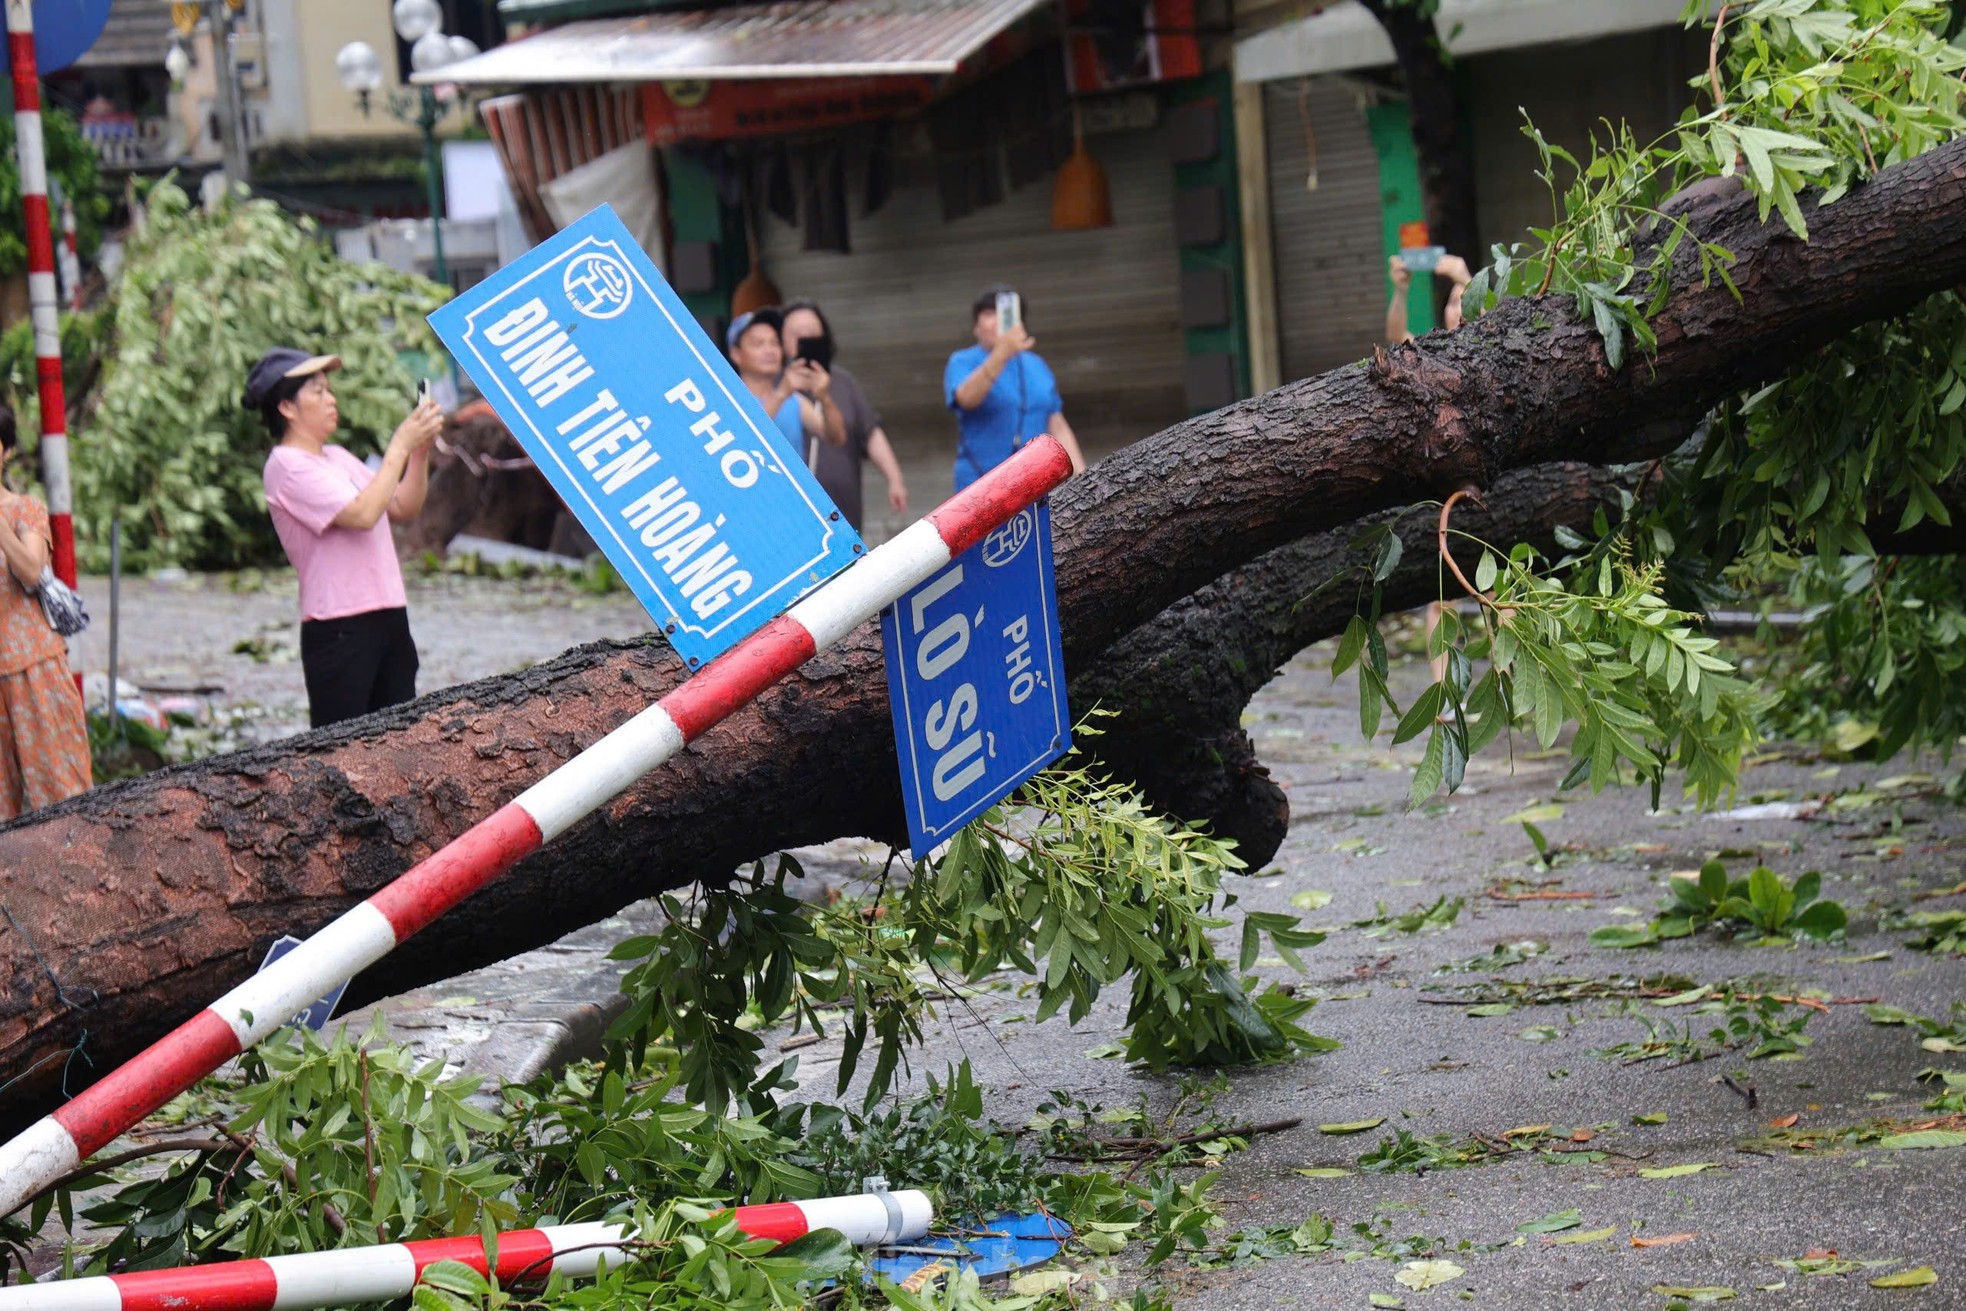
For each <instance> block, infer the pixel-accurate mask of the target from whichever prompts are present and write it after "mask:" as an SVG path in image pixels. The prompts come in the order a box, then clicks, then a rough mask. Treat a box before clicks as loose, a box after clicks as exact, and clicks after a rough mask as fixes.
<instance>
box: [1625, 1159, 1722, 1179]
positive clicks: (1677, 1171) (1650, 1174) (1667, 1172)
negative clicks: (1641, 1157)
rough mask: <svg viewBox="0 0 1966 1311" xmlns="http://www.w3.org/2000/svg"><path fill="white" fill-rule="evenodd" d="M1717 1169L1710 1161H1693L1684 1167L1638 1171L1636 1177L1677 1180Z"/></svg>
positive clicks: (1664, 1167) (1665, 1166) (1674, 1166)
mask: <svg viewBox="0 0 1966 1311" xmlns="http://www.w3.org/2000/svg"><path fill="white" fill-rule="evenodd" d="M1719 1168H1720V1167H1719V1166H1718V1165H1715V1164H1714V1163H1713V1162H1712V1161H1693V1162H1690V1163H1688V1164H1686V1165H1663V1166H1657V1167H1654V1168H1652V1169H1649V1170H1640V1171H1639V1172H1638V1175H1639V1178H1641V1179H1679V1178H1683V1177H1684V1176H1686V1175H1689V1174H1698V1173H1700V1172H1701V1171H1702V1170H1718V1169H1719Z"/></svg>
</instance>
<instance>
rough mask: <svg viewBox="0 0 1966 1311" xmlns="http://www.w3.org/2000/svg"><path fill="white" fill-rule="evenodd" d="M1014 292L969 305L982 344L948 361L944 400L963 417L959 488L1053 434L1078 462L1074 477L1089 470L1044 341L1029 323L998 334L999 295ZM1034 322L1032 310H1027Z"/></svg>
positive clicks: (993, 293) (989, 293) (990, 292)
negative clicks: (1042, 349)
mask: <svg viewBox="0 0 1966 1311" xmlns="http://www.w3.org/2000/svg"><path fill="white" fill-rule="evenodd" d="M1010 290H1011V289H1010V288H1009V287H989V288H986V289H985V290H984V291H983V293H982V294H981V295H979V296H978V297H977V298H976V302H975V304H973V305H972V306H971V307H970V327H971V331H973V332H974V333H975V334H976V344H975V345H974V346H965V347H964V348H963V349H961V350H959V351H957V352H956V353H955V354H953V355H951V356H950V357H949V366H948V368H947V369H945V370H944V371H943V374H942V393H943V398H944V399H945V400H946V401H947V402H948V405H949V408H950V409H952V410H954V411H955V412H956V426H957V429H958V436H957V439H956V490H957V491H961V490H962V489H963V488H965V487H967V486H969V485H970V484H971V483H973V482H975V481H976V480H977V479H978V478H981V477H982V476H983V475H984V474H986V473H988V472H989V471H990V470H992V469H994V468H996V467H997V466H998V465H999V464H1002V463H1003V462H1004V461H1005V460H1008V459H1009V458H1010V457H1011V454H1012V453H1013V452H1014V451H1016V450H1017V449H1018V448H1019V447H1021V446H1022V445H1024V443H1025V442H1028V441H1030V440H1031V439H1032V438H1033V437H1036V436H1038V435H1039V434H1040V433H1047V432H1048V433H1050V434H1051V435H1052V436H1053V437H1055V438H1057V439H1058V444H1059V445H1061V446H1063V447H1064V448H1065V453H1066V454H1067V455H1069V456H1070V457H1071V458H1072V472H1073V473H1074V474H1077V473H1082V472H1084V470H1085V456H1084V455H1083V454H1081V453H1080V451H1079V439H1078V437H1077V436H1076V435H1075V434H1074V433H1073V432H1072V425H1071V424H1069V423H1067V422H1065V402H1064V401H1063V400H1061V399H1059V396H1058V380H1057V379H1056V378H1054V377H1053V376H1052V373H1051V366H1050V365H1048V364H1046V363H1045V362H1044V359H1043V357H1041V356H1040V355H1039V354H1038V353H1037V352H1036V351H1035V350H1033V349H1032V348H1033V347H1034V346H1036V345H1037V342H1036V341H1035V340H1033V339H1032V337H1031V336H1030V334H1028V333H1027V332H1025V331H1024V325H1023V324H1022V323H1018V324H1014V325H1012V327H1011V328H1010V329H1009V331H1007V332H999V331H998V330H997V296H998V294H999V293H1001V292H1008V291H1010ZM1024 310H1025V315H1026V317H1028V315H1029V311H1030V306H1029V303H1028V302H1026V303H1025V304H1024Z"/></svg>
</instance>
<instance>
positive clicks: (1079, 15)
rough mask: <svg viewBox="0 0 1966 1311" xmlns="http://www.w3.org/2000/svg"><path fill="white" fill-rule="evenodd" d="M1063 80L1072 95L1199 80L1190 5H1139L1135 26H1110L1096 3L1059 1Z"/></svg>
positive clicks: (1144, 0) (1148, 0) (1187, 0)
mask: <svg viewBox="0 0 1966 1311" xmlns="http://www.w3.org/2000/svg"><path fill="white" fill-rule="evenodd" d="M1061 4H1062V6H1063V8H1064V11H1065V24H1066V32H1067V35H1066V38H1065V40H1066V50H1067V55H1066V59H1065V76H1066V82H1067V84H1068V86H1069V87H1070V89H1071V91H1072V94H1073V95H1084V94H1086V93H1087V92H1092V91H1109V90H1112V89H1113V88H1115V87H1123V86H1136V85H1139V84H1142V83H1147V82H1173V81H1177V80H1179V79H1181V78H1184V77H1199V76H1200V75H1201V71H1202V67H1201V38H1200V37H1199V36H1198V35H1196V32H1195V0H1139V3H1138V5H1137V7H1136V8H1135V11H1134V12H1135V14H1136V15H1137V26H1134V25H1133V24H1131V23H1129V24H1118V23H1113V22H1112V21H1111V16H1112V13H1113V9H1114V6H1113V5H1112V4H1108V3H1101V2H1100V0H1061Z"/></svg>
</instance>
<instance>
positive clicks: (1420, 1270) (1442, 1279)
mask: <svg viewBox="0 0 1966 1311" xmlns="http://www.w3.org/2000/svg"><path fill="white" fill-rule="evenodd" d="M1466 1273H1467V1271H1466V1270H1464V1269H1462V1268H1461V1267H1460V1266H1458V1265H1455V1264H1454V1263H1453V1262H1452V1261H1408V1262H1407V1263H1406V1264H1405V1265H1403V1266H1401V1267H1400V1270H1399V1273H1398V1274H1395V1275H1394V1276H1393V1278H1394V1279H1395V1280H1397V1281H1398V1282H1400V1283H1402V1284H1405V1285H1406V1286H1407V1287H1408V1288H1410V1289H1412V1290H1413V1291H1414V1292H1416V1293H1422V1292H1425V1291H1426V1290H1427V1289H1429V1288H1436V1287H1438V1286H1440V1285H1441V1284H1445V1283H1450V1282H1452V1281H1453V1280H1456V1279H1459V1278H1460V1277H1461V1276H1462V1275H1464V1274H1466Z"/></svg>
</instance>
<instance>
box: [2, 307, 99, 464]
mask: <svg viewBox="0 0 1966 1311" xmlns="http://www.w3.org/2000/svg"><path fill="white" fill-rule="evenodd" d="M57 323H58V325H59V327H58V331H59V334H60V336H61V380H62V392H63V395H64V396H65V397H66V398H67V400H68V407H69V410H70V412H71V413H73V412H74V411H76V410H77V409H78V408H79V407H80V406H81V404H82V402H83V401H84V400H85V399H86V398H87V397H88V395H89V392H90V390H91V389H92V388H93V387H94V386H95V383H96V376H97V374H98V373H99V372H100V370H101V368H102V354H103V351H104V349H105V347H106V344H107V339H108V333H109V314H108V311H107V309H106V308H98V309H91V310H84V311H82V312H81V313H80V314H62V315H61V316H60V317H59V318H58V319H57ZM38 385H39V384H38V382H37V379H36V377H35V365H34V324H33V323H32V321H30V320H28V319H22V320H21V321H20V322H18V323H16V324H14V325H13V326H12V327H10V328H8V329H7V330H6V332H4V333H0V399H4V400H5V402H6V404H7V408H8V409H10V410H13V411H14V412H15V413H16V414H17V415H19V416H20V436H21V443H22V445H23V446H28V447H31V446H33V445H34V443H35V442H36V441H37V439H38V435H39V433H40V414H41V408H40V402H39V399H38V393H37V391H36V388H37V386H38ZM30 416H32V419H33V421H32V422H30V421H29V419H30ZM10 472H13V471H11V470H10Z"/></svg>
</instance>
